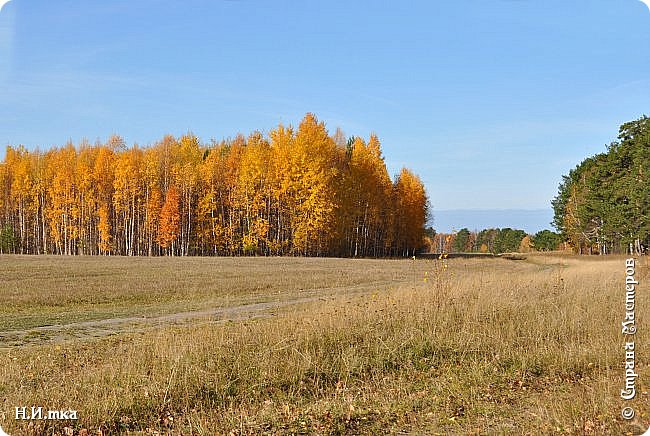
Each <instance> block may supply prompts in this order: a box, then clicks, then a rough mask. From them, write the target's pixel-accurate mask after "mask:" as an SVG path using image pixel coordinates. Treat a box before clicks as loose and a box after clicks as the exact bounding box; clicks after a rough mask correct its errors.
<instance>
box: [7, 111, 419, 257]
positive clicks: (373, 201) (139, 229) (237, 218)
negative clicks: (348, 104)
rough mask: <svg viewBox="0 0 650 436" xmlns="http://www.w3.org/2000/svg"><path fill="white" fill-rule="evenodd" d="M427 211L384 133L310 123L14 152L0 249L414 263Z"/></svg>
mask: <svg viewBox="0 0 650 436" xmlns="http://www.w3.org/2000/svg"><path fill="white" fill-rule="evenodd" d="M428 213H429V212H428V200H427V195H426V192H425V189H424V186H423V184H422V182H421V180H420V179H419V177H418V176H417V175H415V174H413V173H412V172H411V171H409V170H408V169H406V168H404V169H402V170H401V172H400V173H399V174H398V175H397V176H396V177H395V180H391V178H390V177H389V175H388V172H387V169H386V165H385V163H384V158H383V156H382V152H381V144H380V141H379V139H378V138H377V136H376V135H371V136H370V138H369V139H368V140H367V141H366V140H364V139H362V138H359V137H351V138H346V137H345V136H344V135H343V133H342V132H341V131H340V129H337V131H336V132H335V133H334V134H333V135H330V134H329V132H328V131H327V129H326V128H325V125H324V123H323V122H321V121H319V120H318V119H317V118H316V117H315V116H314V115H313V114H307V115H305V117H304V118H303V120H302V121H301V123H300V124H299V126H298V128H297V129H294V128H293V127H291V126H288V127H285V126H283V125H279V126H278V127H277V128H275V129H274V130H272V131H271V132H269V134H268V135H266V136H265V135H262V134H261V133H259V132H254V133H252V134H250V135H249V136H248V137H244V136H242V135H238V136H237V137H235V138H234V139H227V140H222V141H219V142H217V141H214V140H213V141H211V142H210V143H208V144H203V143H201V142H200V141H199V139H198V138H197V137H196V136H194V135H193V134H186V135H183V136H182V137H180V138H175V137H173V136H165V137H164V138H163V139H162V140H160V141H158V142H156V143H155V144H153V145H152V146H150V147H139V146H138V145H133V146H132V147H127V146H126V144H125V142H124V140H123V139H122V138H120V137H119V136H112V137H111V138H110V139H109V140H108V141H107V142H106V143H95V144H92V145H91V144H89V143H88V142H87V141H82V143H80V144H78V145H77V146H75V145H74V144H72V143H68V144H67V145H65V146H64V147H59V148H56V147H55V148H52V149H50V150H48V151H45V152H43V151H39V150H34V151H29V150H27V149H25V148H24V147H22V146H19V147H11V146H9V147H7V151H6V156H5V160H4V162H2V163H0V251H1V252H4V253H22V254H44V253H51V254H66V255H80V254H88V255H108V254H113V255H145V256H153V255H177V256H187V255H300V256H410V255H412V254H414V253H415V252H416V251H417V250H419V249H421V247H422V246H423V241H424V225H425V222H426V220H427V217H428Z"/></svg>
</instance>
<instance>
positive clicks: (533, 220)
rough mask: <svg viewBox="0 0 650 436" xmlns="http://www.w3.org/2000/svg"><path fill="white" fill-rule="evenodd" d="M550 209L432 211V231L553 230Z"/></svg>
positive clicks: (534, 231)
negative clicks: (466, 229) (465, 229)
mask: <svg viewBox="0 0 650 436" xmlns="http://www.w3.org/2000/svg"><path fill="white" fill-rule="evenodd" d="M552 220H553V210H552V209H550V208H549V209H450V210H435V209H434V210H433V223H432V224H431V225H432V226H433V228H434V229H436V231H437V232H439V233H450V232H452V231H453V230H460V229H462V228H463V227H467V228H468V229H469V230H482V229H488V228H497V227H499V228H504V227H510V228H513V229H521V230H525V231H526V232H527V233H537V232H538V231H540V230H544V229H549V230H554V229H553V226H552V225H551V221H552Z"/></svg>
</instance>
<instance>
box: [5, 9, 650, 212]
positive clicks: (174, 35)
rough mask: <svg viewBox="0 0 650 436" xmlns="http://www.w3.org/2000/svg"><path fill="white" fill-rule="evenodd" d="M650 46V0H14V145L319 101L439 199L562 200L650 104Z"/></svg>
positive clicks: (147, 130) (441, 205)
mask: <svg viewBox="0 0 650 436" xmlns="http://www.w3.org/2000/svg"><path fill="white" fill-rule="evenodd" d="M649 46H650V11H649V10H648V8H647V7H646V6H645V5H644V4H643V3H641V2H640V1H638V0H584V1H569V2H567V1H556V0H544V1H538V0H530V1H527V0H454V1H451V0H450V1H404V2H395V1H377V0H374V1H328V2H299V1H262V0H239V1H236V0H230V1H226V0H223V1H218V0H214V1H208V0H205V1H193V0H187V1H172V0H169V1H158V0H138V1H133V0H128V1H122V0H112V1H106V0H101V1H96V0H77V1H73V0H67V1H51V0H50V1H40V0H12V1H11V2H9V3H7V4H6V5H5V7H4V8H3V10H2V11H1V12H0V145H2V146H4V145H6V144H13V145H17V144H24V145H26V146H27V147H29V148H32V147H36V146H40V147H41V148H49V147H50V146H52V145H62V144H64V143H65V142H66V141H67V140H68V139H72V140H73V141H74V142H75V143H76V142H79V141H80V140H81V139H82V138H88V139H89V140H90V141H91V142H94V141H95V140H96V139H97V138H99V139H100V140H102V141H104V140H105V139H106V138H107V137H108V136H109V135H110V134H111V133H118V134H120V135H122V136H123V137H124V138H125V139H126V140H127V142H128V143H129V144H132V143H138V144H140V145H147V144H151V143H153V142H155V141H156V140H158V139H160V138H162V136H163V135H164V134H166V133H171V134H174V135H181V134H183V133H186V132H187V131H192V132H194V133H195V134H197V135H198V136H199V137H201V138H202V139H203V140H205V141H208V140H209V139H210V138H215V139H221V138H224V137H233V136H235V135H236V134H237V133H238V132H242V133H245V134H247V133H249V132H251V131H252V130H256V129H259V130H262V131H264V132H268V131H269V130H271V129H273V128H274V127H275V126H277V124H278V123H280V122H282V123H285V124H293V125H297V124H298V123H299V121H300V119H301V118H302V117H303V115H304V114H305V113H306V112H314V113H315V114H316V115H317V116H318V117H319V119H321V120H323V121H325V123H326V124H327V126H328V128H329V129H330V130H331V131H332V132H333V131H334V129H335V128H336V127H337V126H340V127H341V128H342V129H343V130H344V132H345V133H346V134H347V135H361V136H364V137H367V136H368V135H369V133H371V132H376V133H377V134H378V135H379V137H380V139H381V141H382V145H383V150H384V154H385V158H386V163H387V165H388V168H389V171H390V173H391V174H396V173H397V172H398V171H399V168H400V167H401V166H407V167H409V168H411V169H413V170H414V171H415V172H416V173H418V174H419V175H420V176H421V178H422V180H423V181H424V182H425V184H426V186H427V190H428V194H429V197H430V200H431V204H432V206H433V209H434V214H435V210H436V209H465V208H478V209H512V208H519V209H536V208H548V207H550V205H549V202H550V200H551V199H552V198H553V196H554V195H555V193H556V191H557V185H558V183H559V181H560V179H561V176H562V174H565V173H567V172H568V170H569V169H571V168H572V167H574V166H575V165H576V164H577V163H578V162H579V161H581V160H582V159H583V158H585V157H586V156H588V155H592V154H594V153H597V152H601V151H603V150H604V146H605V144H606V143H608V142H610V141H611V140H613V139H614V138H615V137H616V134H617V131H618V126H619V125H620V124H621V123H623V122H625V121H629V120H632V119H635V118H638V117H639V116H641V115H643V114H644V113H646V114H650V107H649V106H648V103H650V51H648V47H649ZM2 157H4V147H2V151H0V158H2Z"/></svg>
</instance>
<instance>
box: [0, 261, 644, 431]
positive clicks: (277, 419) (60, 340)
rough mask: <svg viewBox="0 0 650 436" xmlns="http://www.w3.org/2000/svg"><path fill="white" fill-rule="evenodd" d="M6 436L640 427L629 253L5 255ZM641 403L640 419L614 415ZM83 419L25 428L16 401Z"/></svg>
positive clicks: (2, 385) (1, 325)
mask: <svg viewBox="0 0 650 436" xmlns="http://www.w3.org/2000/svg"><path fill="white" fill-rule="evenodd" d="M0 266H1V275H0V304H1V305H2V308H3V309H2V312H1V313H0V349H1V350H0V398H2V407H1V408H0V426H2V428H3V429H4V430H6V431H7V432H8V433H9V434H11V435H22V434H27V435H30V434H32V435H42V434H61V435H77V434H79V435H83V434H86V435H90V434H93V435H96V434H103V435H107V434H124V433H130V434H177V435H178V434H183V435H203V434H215V433H216V434H233V435H243V434H382V433H400V434H404V433H406V434H531V435H536V434H599V435H600V434H632V435H634V434H640V433H642V432H643V430H645V429H646V428H648V425H649V424H650V416H648V413H649V412H650V401H649V400H648V380H650V371H648V369H647V367H646V362H647V358H646V357H645V356H646V355H647V352H644V350H646V349H650V344H649V343H648V334H649V333H648V330H650V327H648V326H647V324H646V323H645V322H644V321H645V320H646V319H647V315H646V311H647V310H650V309H648V308H650V304H649V303H650V298H649V297H648V294H647V289H648V287H647V281H648V280H650V272H649V269H648V265H647V263H646V261H645V259H641V260H639V263H638V265H637V277H638V279H639V281H640V285H639V288H638V289H639V291H638V292H637V297H636V300H637V301H636V304H637V309H636V311H637V317H638V320H639V322H638V325H639V331H638V333H637V334H636V336H635V343H636V347H637V350H638V352H637V360H636V364H637V367H636V370H637V373H638V374H639V377H638V379H637V396H636V398H635V399H634V400H632V401H630V402H629V404H624V402H623V400H621V399H620V395H619V394H620V390H621V388H622V387H623V384H624V369H623V365H624V359H625V356H624V350H623V335H622V334H621V321H622V320H623V316H624V310H625V307H624V300H625V291H624V286H623V285H622V284H623V283H624V278H625V262H624V258H623V257H615V256H611V257H609V256H607V257H596V256H593V257H575V256H567V255H527V257H526V259H525V260H507V259H499V258H494V259H431V260H413V259H409V260H371V259H322V258H290V257H279V258H257V257H250V258H201V257H193V258H172V257H162V258H139V257H134V258H129V257H84V256H79V257H62V256H61V257H57V256H49V257H48V256H7V255H5V256H0ZM624 405H632V406H633V407H634V409H635V410H636V417H635V418H634V419H633V420H631V421H626V420H624V419H623V418H622V417H621V409H622V407H623V406H624ZM20 406H27V407H28V408H29V407H31V406H42V407H43V408H44V409H45V410H75V411H77V414H78V419H77V420H67V421H66V420H63V421H52V420H36V421H23V420H16V419H14V418H15V408H16V407H20Z"/></svg>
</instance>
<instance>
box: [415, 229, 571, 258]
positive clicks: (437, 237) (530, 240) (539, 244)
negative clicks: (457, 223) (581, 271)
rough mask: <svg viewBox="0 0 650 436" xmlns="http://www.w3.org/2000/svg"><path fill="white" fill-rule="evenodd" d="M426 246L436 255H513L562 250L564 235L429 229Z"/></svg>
mask: <svg viewBox="0 0 650 436" xmlns="http://www.w3.org/2000/svg"><path fill="white" fill-rule="evenodd" d="M426 240H427V245H428V246H429V251H430V252H435V253H493V254H500V253H512V252H530V251H552V250H558V249H560V248H561V243H562V240H561V236H560V235H559V234H558V233H555V232H552V231H550V230H541V231H539V232H537V233H535V234H534V235H529V234H527V233H526V232H525V231H524V230H519V229H511V228H509V227H506V228H490V229H483V230H481V231H470V230H469V229H467V228H462V229H460V230H459V231H457V232H453V233H436V232H435V230H433V229H431V228H429V229H427V238H426Z"/></svg>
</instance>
